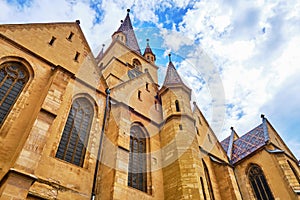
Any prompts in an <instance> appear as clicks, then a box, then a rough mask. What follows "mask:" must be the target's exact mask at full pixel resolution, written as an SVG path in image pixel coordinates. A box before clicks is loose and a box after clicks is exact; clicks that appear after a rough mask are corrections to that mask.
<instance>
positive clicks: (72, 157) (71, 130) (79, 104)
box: [56, 97, 94, 166]
mask: <svg viewBox="0 0 300 200" xmlns="http://www.w3.org/2000/svg"><path fill="white" fill-rule="evenodd" d="M93 116H94V108H93V105H92V104H91V103H90V101H89V100H87V99H86V98H82V97H80V98H77V99H75V100H74V102H73V104H72V108H71V110H70V112H69V116H68V119H67V122H66V125H65V128H64V131H63V134H62V137H61V140H60V143H59V146H58V150H57V152H56V157H57V158H60V159H62V160H65V161H67V162H70V163H73V164H75V165H78V166H83V161H84V156H85V152H86V147H87V142H88V138H89V134H90V129H91V124H92V121H93Z"/></svg>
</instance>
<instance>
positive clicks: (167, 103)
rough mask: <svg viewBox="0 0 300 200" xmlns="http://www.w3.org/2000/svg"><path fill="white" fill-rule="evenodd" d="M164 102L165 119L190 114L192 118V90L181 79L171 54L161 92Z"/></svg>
mask: <svg viewBox="0 0 300 200" xmlns="http://www.w3.org/2000/svg"><path fill="white" fill-rule="evenodd" d="M159 93H160V96H161V100H162V110H163V111H164V113H163V117H164V119H166V118H168V117H169V116H170V115H172V114H188V115H189V116H191V115H192V114H191V113H192V110H191V105H190V101H191V89H190V88H189V87H187V86H186V85H185V84H184V83H183V81H182V79H181V78H180V76H179V74H178V72H177V70H176V68H175V67H174V65H173V63H172V61H171V55H170V54H169V65H168V69H167V73H166V77H165V81H164V83H163V86H162V88H161V89H160V91H159Z"/></svg>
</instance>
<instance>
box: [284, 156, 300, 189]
mask: <svg viewBox="0 0 300 200" xmlns="http://www.w3.org/2000/svg"><path fill="white" fill-rule="evenodd" d="M287 162H288V164H289V166H290V168H291V170H292V171H293V174H294V176H295V177H296V180H297V181H298V184H299V185H300V177H299V175H298V173H297V171H296V169H295V168H294V166H293V165H292V163H291V162H290V161H289V160H288V161H287Z"/></svg>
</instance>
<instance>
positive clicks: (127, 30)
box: [115, 12, 141, 54]
mask: <svg viewBox="0 0 300 200" xmlns="http://www.w3.org/2000/svg"><path fill="white" fill-rule="evenodd" d="M118 32H123V33H124V34H125V36H126V45H127V46H128V47H129V48H130V49H132V50H134V51H136V52H138V53H139V54H141V50H140V47H139V45H138V42H137V39H136V37H135V34H134V30H133V27H132V24H131V20H130V17H129V12H128V13H127V15H126V17H125V19H124V21H123V23H122V24H121V26H120V27H119V29H118V30H117V31H116V32H115V33H118Z"/></svg>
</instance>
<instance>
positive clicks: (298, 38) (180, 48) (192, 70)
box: [0, 0, 300, 159]
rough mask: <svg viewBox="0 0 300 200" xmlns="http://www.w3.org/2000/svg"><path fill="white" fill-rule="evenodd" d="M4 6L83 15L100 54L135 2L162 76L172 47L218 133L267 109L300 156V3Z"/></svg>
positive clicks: (48, 1) (0, 4)
mask: <svg viewBox="0 0 300 200" xmlns="http://www.w3.org/2000/svg"><path fill="white" fill-rule="evenodd" d="M241 2H243V3H241ZM0 8H1V12H0V23H34V22H64V21H68V22H69V21H75V20H76V19H79V20H80V21H81V24H80V26H81V27H82V29H83V32H84V33H85V36H86V38H87V40H88V42H89V44H90V46H91V48H92V49H93V51H94V54H97V53H98V51H99V49H100V47H101V46H102V44H103V43H105V44H107V45H108V44H109V42H110V37H111V34H112V33H113V32H114V31H115V30H116V29H117V28H118V27H119V25H120V20H121V19H124V17H125V15H126V9H127V8H130V9H131V12H130V16H131V20H132V21H133V24H134V27H135V29H136V33H137V37H138V41H139V43H140V47H141V49H143V48H144V47H145V43H146V38H149V39H150V45H151V47H152V48H153V50H154V52H155V53H156V54H157V65H158V66H160V72H161V73H160V74H163V73H164V72H165V69H166V64H167V56H166V55H167V54H168V53H169V52H172V55H173V56H172V60H173V63H174V64H176V66H177V68H178V71H179V72H180V74H181V75H182V76H183V77H184V79H185V82H186V83H187V84H188V85H189V86H190V87H191V88H193V90H194V94H193V100H194V101H197V103H198V106H199V107H200V109H201V110H202V111H203V113H204V115H205V116H206V117H207V119H208V121H209V122H210V123H211V124H212V126H213V129H214V130H215V132H216V134H217V135H218V137H219V138H220V139H224V137H225V136H228V135H229V134H230V129H229V128H230V126H233V127H234V128H235V130H236V132H237V133H238V134H239V135H243V134H244V133H246V132H248V131H250V130H251V129H252V128H254V127H255V126H257V125H258V124H260V123H261V119H260V114H261V113H264V114H265V115H266V117H267V118H268V120H269V121H270V122H271V123H272V124H273V126H274V128H275V129H276V130H277V131H278V132H279V134H280V135H281V136H282V138H283V139H284V141H285V142H286V143H287V144H288V145H289V146H290V147H291V149H292V151H293V152H294V154H295V155H296V157H297V158H298V159H299V158H300V12H299V10H300V1H295V0H265V1H263V0H252V1H231V0H227V1H222V0H201V1H197V0H174V1H171V0H166V1H159V0H147V1H137V0H90V1H89V0H43V1H40V0H0ZM159 80H160V83H161V82H162V81H163V75H160V76H159Z"/></svg>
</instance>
